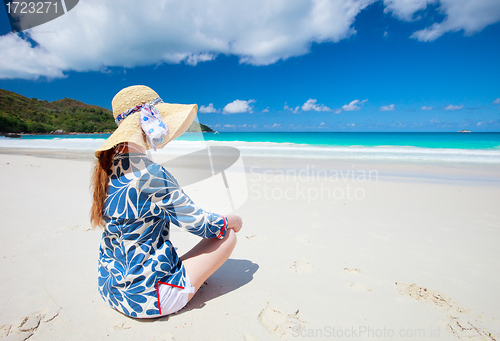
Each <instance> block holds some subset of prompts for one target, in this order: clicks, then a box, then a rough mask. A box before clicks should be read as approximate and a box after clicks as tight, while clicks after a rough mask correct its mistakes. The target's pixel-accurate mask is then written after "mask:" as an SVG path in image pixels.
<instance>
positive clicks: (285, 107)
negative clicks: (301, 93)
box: [283, 103, 300, 114]
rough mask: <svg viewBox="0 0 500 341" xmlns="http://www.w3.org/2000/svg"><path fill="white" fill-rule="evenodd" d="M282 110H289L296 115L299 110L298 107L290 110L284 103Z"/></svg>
mask: <svg viewBox="0 0 500 341" xmlns="http://www.w3.org/2000/svg"><path fill="white" fill-rule="evenodd" d="M283 109H285V110H290V111H291V112H293V113H294V114H296V113H298V112H299V109H300V107H299V106H296V107H295V108H290V107H289V106H288V104H286V103H285V106H284V107H283Z"/></svg>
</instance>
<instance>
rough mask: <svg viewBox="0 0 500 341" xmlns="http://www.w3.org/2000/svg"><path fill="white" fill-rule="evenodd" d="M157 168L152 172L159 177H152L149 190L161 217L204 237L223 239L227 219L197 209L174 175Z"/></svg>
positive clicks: (159, 167)
mask: <svg viewBox="0 0 500 341" xmlns="http://www.w3.org/2000/svg"><path fill="white" fill-rule="evenodd" d="M156 166H157V167H158V169H152V172H150V174H151V175H153V174H158V176H153V178H152V179H151V181H150V182H149V187H150V188H149V191H151V192H150V195H152V197H151V199H152V202H153V203H154V206H156V209H155V210H157V213H158V215H160V216H164V219H166V220H167V221H169V222H170V223H172V224H174V225H177V226H178V227H180V228H182V229H185V230H187V231H188V232H191V233H193V234H195V235H197V236H200V237H202V238H219V239H222V238H224V236H225V234H226V230H227V218H226V217H224V216H222V215H220V214H216V213H211V212H207V211H205V210H203V209H202V208H200V207H198V206H197V205H196V204H195V203H194V202H193V201H192V200H191V198H189V196H188V195H187V194H186V193H184V191H183V190H182V188H181V187H180V186H179V184H178V183H177V180H175V178H174V177H173V176H172V174H170V173H169V172H167V171H166V170H165V169H164V168H163V167H161V166H159V165H156ZM154 178H156V179H154Z"/></svg>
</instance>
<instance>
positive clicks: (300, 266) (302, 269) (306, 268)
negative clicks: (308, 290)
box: [290, 259, 313, 274]
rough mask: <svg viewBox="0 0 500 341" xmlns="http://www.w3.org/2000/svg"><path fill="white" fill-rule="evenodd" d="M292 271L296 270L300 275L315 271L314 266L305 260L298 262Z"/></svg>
mask: <svg viewBox="0 0 500 341" xmlns="http://www.w3.org/2000/svg"><path fill="white" fill-rule="evenodd" d="M290 269H292V270H294V271H295V272H296V273H298V274H303V273H307V272H311V271H312V270H313V266H312V265H311V264H309V263H308V262H307V261H305V260H303V259H299V260H296V261H295V262H294V263H293V265H292V266H291V267H290Z"/></svg>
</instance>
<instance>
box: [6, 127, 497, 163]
mask: <svg viewBox="0 0 500 341" xmlns="http://www.w3.org/2000/svg"><path fill="white" fill-rule="evenodd" d="M108 136H109V134H91V135H86V134H81V135H62V136H61V135H56V136H54V135H32V136H23V138H22V139H14V138H6V137H0V148H29V149H31V148H32V149H59V150H79V151H93V150H95V149H97V148H98V147H99V146H100V145H102V143H103V142H104V140H105V139H106V138H107V137H108ZM206 145H208V146H233V147H237V148H238V149H239V150H240V152H241V153H242V154H243V155H249V156H268V157H279V156H285V157H294V158H304V157H308V158H337V159H363V160H394V161H397V160H404V161H417V162H432V161H443V162H467V163H485V164H500V133H326V132H319V133H311V132H291V133H284V132H272V133H249V132H240V133H219V134H214V133H206V134H200V133H185V134H183V135H182V136H180V137H179V138H177V139H176V140H175V141H173V142H171V143H169V144H168V145H167V147H166V148H165V149H164V150H162V151H160V153H173V154H183V153H187V152H189V151H192V150H195V149H200V148H203V147H204V146H206Z"/></svg>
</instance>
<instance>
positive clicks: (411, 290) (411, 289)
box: [396, 282, 469, 313]
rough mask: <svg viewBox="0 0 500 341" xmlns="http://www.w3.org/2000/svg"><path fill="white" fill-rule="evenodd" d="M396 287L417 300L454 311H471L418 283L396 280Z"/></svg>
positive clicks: (403, 293) (401, 292)
mask: <svg viewBox="0 0 500 341" xmlns="http://www.w3.org/2000/svg"><path fill="white" fill-rule="evenodd" d="M396 289H397V290H398V293H399V294H400V295H408V296H410V297H413V298H414V299H416V300H417V301H421V302H426V303H430V304H433V305H436V306H438V307H440V308H443V309H444V310H447V311H450V312H453V313H468V312H469V310H468V309H467V308H465V307H462V306H460V305H459V304H458V303H457V302H455V301H453V300H452V299H451V298H449V297H446V296H444V295H442V294H440V293H438V292H437V291H433V290H429V289H427V288H422V287H419V286H418V285H416V284H406V283H401V282H396Z"/></svg>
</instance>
